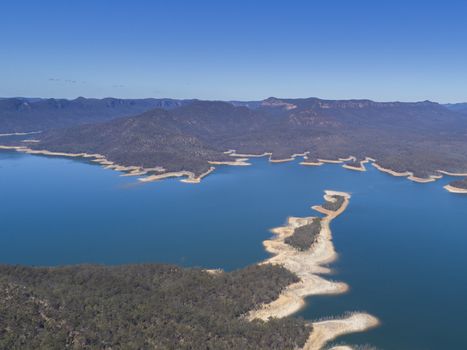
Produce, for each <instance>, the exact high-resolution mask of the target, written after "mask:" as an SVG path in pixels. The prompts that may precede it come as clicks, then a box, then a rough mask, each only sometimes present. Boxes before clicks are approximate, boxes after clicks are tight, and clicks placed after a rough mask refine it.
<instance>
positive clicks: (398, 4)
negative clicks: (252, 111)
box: [0, 0, 467, 102]
mask: <svg viewBox="0 0 467 350" xmlns="http://www.w3.org/2000/svg"><path fill="white" fill-rule="evenodd" d="M0 96H4V97H8V96H30V97H65V98H75V97H77V96H85V97H106V96H115V97H128V98H130V97H131V98H138V97H173V98H201V99H229V100H230V99H241V100H250V99H262V98H266V97H269V96H277V97H310V96H316V97H321V98H330V99H337V98H370V99H374V100H377V101H387V100H400V101H412V100H427V99H429V100H434V101H439V102H459V101H467V0H462V1H456V0H449V1H448V0H444V1H430V0H425V1H419V0H412V1H411V0H405V1H399V0H386V1H384V0H381V1H378V0H372V1H363V0H362V1H359V0H354V1H350V0H347V1H344V0H342V1H335V0H321V1H312V0H309V1H298V0H296V1H294V0H289V1H286V0H283V1H274V0H268V1H266V0H264V1H261V0H256V1H255V0H249V1H234V0H230V1H227V0H212V1H208V0H191V1H188V0H185V1H181V0H166V1H156V0H154V1H149V0H147V1H144V0H132V1H130V0H127V1H119V0H112V1H110V0H108V1H107V0H92V1H91V0H80V1H71V0H60V1H52V0H30V1H23V0H2V1H1V2H0Z"/></svg>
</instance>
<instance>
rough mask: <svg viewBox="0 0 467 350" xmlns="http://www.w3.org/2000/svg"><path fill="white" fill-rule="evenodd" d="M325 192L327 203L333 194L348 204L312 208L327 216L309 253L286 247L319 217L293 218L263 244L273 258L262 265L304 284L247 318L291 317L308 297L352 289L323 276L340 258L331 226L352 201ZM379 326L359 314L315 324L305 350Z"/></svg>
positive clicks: (294, 286)
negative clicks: (275, 266) (285, 272)
mask: <svg viewBox="0 0 467 350" xmlns="http://www.w3.org/2000/svg"><path fill="white" fill-rule="evenodd" d="M325 193H326V194H325V196H324V198H325V199H326V200H333V198H332V196H333V195H340V196H343V197H344V203H343V204H342V206H341V207H340V208H339V209H338V210H336V211H329V210H326V209H324V208H322V207H321V206H314V207H312V208H313V209H314V210H316V211H318V212H320V213H323V214H324V215H325V217H324V218H322V219H321V231H320V233H319V235H318V238H317V241H316V242H315V243H314V244H313V246H312V247H311V248H310V249H309V250H307V251H298V250H297V249H295V248H293V247H292V246H290V245H288V244H286V243H285V242H284V240H285V238H286V237H288V236H290V235H292V234H293V232H294V230H295V229H296V228H297V227H300V226H303V225H307V224H309V223H310V222H311V221H313V220H314V219H315V217H304V218H297V217H290V218H289V219H288V222H287V225H285V226H282V227H277V228H275V229H273V230H272V232H273V233H274V234H275V237H274V238H272V239H270V240H266V241H264V242H263V244H264V247H265V249H266V250H267V251H268V252H269V253H271V254H273V255H272V256H271V257H270V258H269V259H267V260H265V261H264V262H262V263H263V264H266V263H269V264H279V265H282V266H284V267H285V268H287V269H288V270H289V271H291V272H292V273H294V274H296V275H297V276H298V277H299V279H300V282H297V283H294V284H292V285H290V286H288V287H287V288H286V289H285V290H284V291H283V292H282V293H281V295H280V296H279V298H278V299H276V300H274V301H273V302H271V303H269V304H266V305H263V306H262V307H260V308H259V309H257V310H253V311H251V312H250V313H249V314H248V315H247V317H248V319H250V320H252V319H262V320H267V319H268V318H269V317H286V316H290V315H292V314H294V313H295V312H297V311H299V310H300V309H301V308H303V307H304V306H305V305H306V302H305V297H307V296H311V295H324V294H341V293H345V292H346V291H347V290H348V288H349V287H348V285H347V284H345V283H343V282H335V281H330V280H327V279H325V278H323V277H321V276H320V275H322V274H328V273H330V272H331V270H330V268H329V267H327V266H326V264H329V263H331V262H333V261H334V260H335V259H336V258H337V253H336V251H335V249H334V245H333V243H332V234H331V230H330V227H329V225H330V223H331V221H332V220H333V219H334V218H336V217H337V216H339V215H340V214H341V213H342V212H343V211H344V210H345V209H346V207H347V205H348V203H349V198H350V195H349V194H348V193H345V192H335V191H326V192H325ZM378 324H379V321H378V320H377V319H376V318H375V317H374V316H371V315H369V314H366V313H355V314H354V315H352V316H351V317H348V318H345V319H340V320H331V321H321V322H315V323H313V326H314V327H317V328H316V330H314V331H312V332H311V334H310V337H309V339H308V340H307V342H306V344H305V347H304V348H303V349H304V350H317V349H321V348H322V346H323V345H324V344H325V343H327V342H329V341H330V340H332V339H335V338H336V337H338V336H339V335H342V334H346V333H352V332H357V331H364V330H366V329H369V328H371V327H375V326H377V325H378Z"/></svg>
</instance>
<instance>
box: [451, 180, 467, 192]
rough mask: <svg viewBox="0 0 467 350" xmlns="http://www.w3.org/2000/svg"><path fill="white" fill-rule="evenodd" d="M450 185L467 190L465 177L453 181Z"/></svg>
mask: <svg viewBox="0 0 467 350" xmlns="http://www.w3.org/2000/svg"><path fill="white" fill-rule="evenodd" d="M450 185H451V186H454V187H457V188H462V189H465V190H467V177H466V178H464V179H462V180H457V181H453V182H451V183H450Z"/></svg>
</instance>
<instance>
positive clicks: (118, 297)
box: [0, 265, 311, 350]
mask: <svg viewBox="0 0 467 350" xmlns="http://www.w3.org/2000/svg"><path fill="white" fill-rule="evenodd" d="M296 281H297V277H296V276H295V275H293V274H292V273H290V272H289V271H288V270H286V269H285V268H282V267H279V266H272V265H261V266H257V265H255V266H250V267H247V268H244V269H242V270H237V271H233V272H229V273H221V274H211V273H208V272H205V271H202V270H199V269H183V268H179V267H176V266H171V265H126V266H114V267H104V266H91V265H87V266H85V265H83V266H73V267H60V268H32V267H19V266H0V349H47V350H49V349H60V350H61V349H66V348H69V349H110V348H112V349H149V348H151V349H154V348H155V349H296V348H297V347H300V346H303V345H304V343H305V341H306V339H307V338H308V335H309V333H310V330H311V326H309V325H305V322H304V321H303V320H300V319H296V318H285V319H280V320H278V319H274V320H270V321H269V322H263V321H253V322H249V321H247V320H245V319H244V318H242V315H244V314H245V313H246V312H248V311H249V310H251V309H254V308H255V307H257V306H259V305H260V304H262V303H267V302H270V301H272V300H274V299H276V298H277V296H278V295H279V293H280V291H281V290H282V289H283V288H285V287H286V286H287V285H289V284H291V283H294V282H296Z"/></svg>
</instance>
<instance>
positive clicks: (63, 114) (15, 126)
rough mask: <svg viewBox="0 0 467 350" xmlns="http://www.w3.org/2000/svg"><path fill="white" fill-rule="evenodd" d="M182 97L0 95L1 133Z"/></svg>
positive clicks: (117, 113)
mask: <svg viewBox="0 0 467 350" xmlns="http://www.w3.org/2000/svg"><path fill="white" fill-rule="evenodd" d="M183 103H185V101H178V100H172V99H154V98H147V99H131V100H130V99H117V98H104V99H94V98H84V97H78V98H77V99H75V100H65V99H54V98H50V99H27V98H5V99H0V134H2V133H13V132H29V131H41V130H47V129H51V128H54V129H55V128H63V127H68V126H72V125H79V124H85V123H94V122H99V121H105V120H109V119H112V118H116V117H123V116H131V115H136V114H139V113H143V112H145V111H148V110H150V109H153V108H164V109H170V108H174V107H178V106H180V105H182V104H183Z"/></svg>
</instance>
